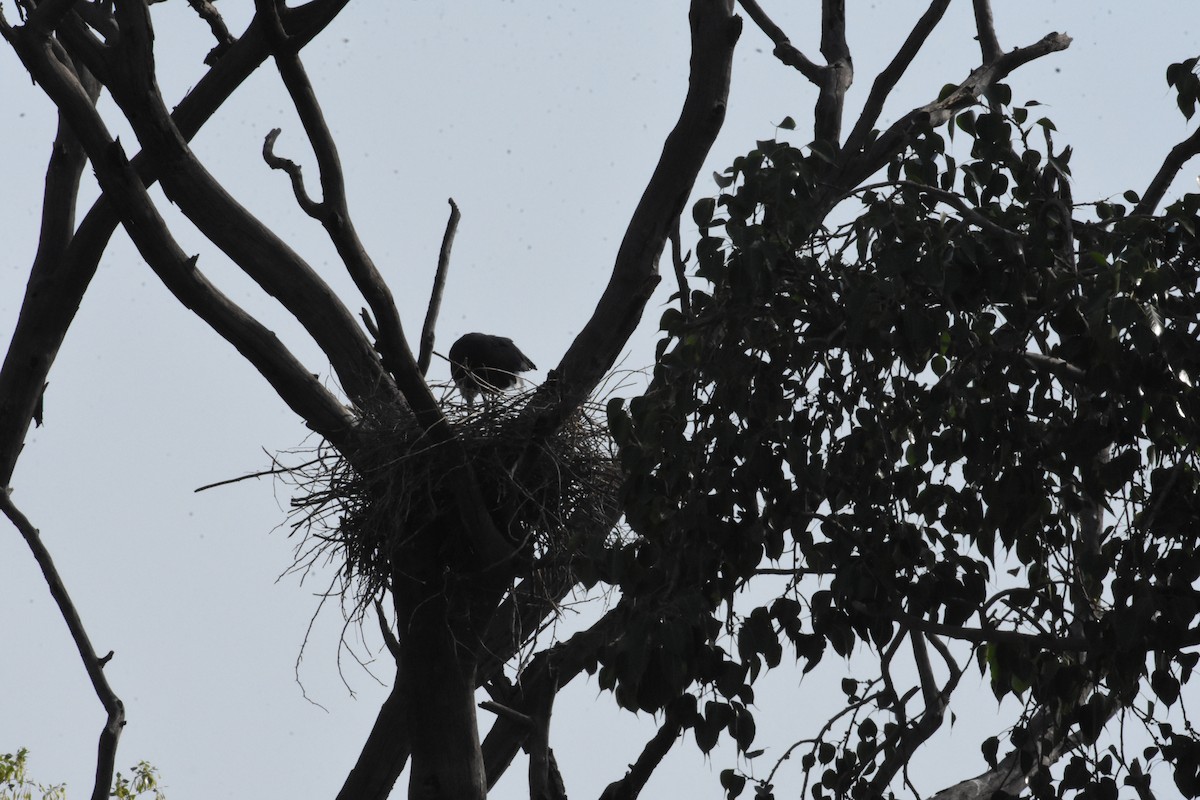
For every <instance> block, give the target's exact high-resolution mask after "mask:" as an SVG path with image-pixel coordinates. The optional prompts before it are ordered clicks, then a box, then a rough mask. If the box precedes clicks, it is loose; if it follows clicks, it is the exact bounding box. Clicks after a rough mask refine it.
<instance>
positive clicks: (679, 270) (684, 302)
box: [671, 219, 692, 319]
mask: <svg viewBox="0 0 1200 800" xmlns="http://www.w3.org/2000/svg"><path fill="white" fill-rule="evenodd" d="M681 250H683V247H682V246H681V245H680V243H679V220H678V219H676V220H675V228H674V230H672V231H671V263H672V265H674V267H675V282H676V283H677V284H679V310H680V311H681V312H682V313H683V317H684V319H691V318H692V293H691V290H690V289H688V280H687V259H688V256H690V255H691V251H690V250H689V251H688V254H687V255H683V254H682V253H681V252H680V251H681Z"/></svg>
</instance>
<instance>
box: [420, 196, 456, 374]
mask: <svg viewBox="0 0 1200 800" xmlns="http://www.w3.org/2000/svg"><path fill="white" fill-rule="evenodd" d="M448 202H449V203H450V219H448V220H446V232H445V233H444V234H443V235H442V248H441V250H439V251H438V265H437V273H436V274H435V275H434V277H433V291H431V292H430V293H429V307H428V309H426V311H425V323H424V324H423V325H422V326H421V350H420V354H419V355H418V356H417V369H419V370H420V371H421V374H422V375H425V374H428V372H429V362H430V361H431V360H432V358H433V343H434V338H435V337H434V330H435V329H436V328H437V318H438V312H439V311H441V308H442V292H443V290H444V289H445V288H446V275H447V274H448V273H449V271H450V250H451V249H452V248H453V247H454V236H455V234H456V233H458V221H459V220H460V219H462V214H460V213H459V211H458V205H457V204H456V203H455V202H454V198H453V197H451V198H450V199H449V201H448Z"/></svg>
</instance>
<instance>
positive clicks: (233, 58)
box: [0, 0, 346, 486]
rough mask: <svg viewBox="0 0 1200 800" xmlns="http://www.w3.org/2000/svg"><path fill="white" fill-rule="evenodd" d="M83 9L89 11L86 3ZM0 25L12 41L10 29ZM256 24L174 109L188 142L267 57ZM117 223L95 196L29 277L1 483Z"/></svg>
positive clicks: (298, 15)
mask: <svg viewBox="0 0 1200 800" xmlns="http://www.w3.org/2000/svg"><path fill="white" fill-rule="evenodd" d="M345 3H346V0H315V2H310V3H308V4H306V5H304V6H302V7H300V8H297V9H294V10H291V11H289V12H288V14H287V15H286V16H285V17H284V22H285V27H287V29H288V32H289V35H290V36H292V37H293V38H294V39H296V40H298V41H309V40H311V39H312V37H313V36H315V35H316V34H317V33H318V32H320V31H321V30H323V29H324V28H325V26H326V25H328V24H329V22H330V21H331V20H332V19H333V17H334V16H336V14H337V13H338V11H340V10H341V8H342V6H344V5H345ZM84 8H91V6H85V7H84ZM0 27H2V28H3V30H4V31H5V38H6V39H9V40H10V41H11V35H15V33H14V31H13V29H12V28H11V27H8V26H4V25H3V15H2V14H0ZM267 53H268V50H267V42H266V37H265V36H264V32H263V26H262V24H261V22H260V21H259V20H258V18H257V17H256V18H255V19H254V20H253V21H251V23H250V25H249V27H248V28H247V29H246V32H245V33H244V34H243V35H242V37H241V38H240V39H239V40H238V42H237V44H235V45H234V46H233V47H232V48H231V49H230V50H229V52H228V53H227V54H226V56H225V57H224V58H222V59H221V61H220V62H219V63H218V64H217V65H215V66H214V67H213V68H212V69H210V70H209V71H208V72H207V73H206V74H205V75H204V76H203V77H202V78H201V79H200V81H199V82H198V83H197V84H196V86H195V87H194V88H193V89H192V91H190V92H189V93H188V94H187V95H186V96H185V97H184V98H183V100H181V101H180V103H179V104H178V105H177V106H176V107H175V110H174V111H173V112H172V118H173V119H175V120H176V123H177V125H178V128H179V131H180V133H181V134H182V135H183V136H184V137H185V138H189V139H190V138H191V137H192V136H194V135H195V134H196V132H197V131H199V129H200V127H201V126H202V125H203V124H204V123H205V122H207V121H208V119H209V118H210V117H211V116H212V114H213V113H214V112H215V111H216V109H218V108H219V107H220V106H221V105H222V104H223V103H224V102H225V100H226V99H228V97H229V96H230V95H231V94H232V93H233V90H234V89H236V88H237V87H238V86H240V85H241V83H242V82H243V81H244V80H245V79H246V78H247V77H248V76H249V75H250V74H251V73H252V72H253V71H254V70H255V69H257V68H258V66H259V65H260V64H262V62H263V60H265V59H266V57H267ZM133 166H134V167H135V168H136V169H137V172H138V176H139V177H140V179H141V181H142V182H143V183H144V184H145V185H146V186H150V185H152V184H153V183H154V181H155V179H156V170H157V165H156V164H153V163H152V162H150V161H149V159H148V158H147V157H146V155H145V154H142V155H139V156H138V157H137V158H135V159H134V161H133ZM118 224H119V218H118V216H117V213H116V211H115V209H114V207H113V206H112V204H111V203H109V201H108V199H107V198H106V197H104V196H101V198H100V199H99V200H97V201H96V203H95V205H93V206H92V209H91V210H90V211H89V212H88V213H87V215H86V216H85V217H84V219H83V222H82V223H81V224H80V226H79V229H78V230H77V231H76V232H75V236H74V237H73V238H71V239H70V244H69V246H67V248H66V252H65V254H64V255H63V257H61V258H58V259H55V260H53V261H47V262H46V268H45V269H38V270H36V271H34V273H33V274H31V278H30V284H29V287H28V289H27V290H26V295H25V299H24V300H23V302H22V305H21V315H20V317H19V318H18V320H17V326H16V329H15V330H14V332H13V338H12V342H11V344H10V346H9V349H8V352H7V354H6V356H5V359H4V364H3V367H0V411H3V413H0V486H4V485H7V484H8V482H9V480H10V479H11V477H12V472H13V468H14V466H15V464H16V460H17V457H18V455H19V454H20V449H21V443H22V440H23V439H24V437H25V431H26V430H27V428H28V425H29V418H28V414H29V413H30V412H29V410H30V409H32V408H34V407H35V405H36V402H37V400H38V398H39V397H40V396H41V392H42V387H43V386H44V385H45V382H46V376H47V375H48V373H49V370H50V367H51V365H52V364H53V363H54V358H55V356H56V355H57V353H58V349H59V347H60V346H61V344H62V341H63V338H64V337H65V335H66V332H67V329H68V328H69V327H70V324H71V321H72V320H73V319H74V317H75V311H76V309H78V308H79V304H80V300H81V299H82V297H83V294H84V292H85V291H86V290H87V287H88V285H89V284H90V283H91V279H92V276H93V275H94V274H95V271H96V265H97V264H98V263H99V261H100V256H101V254H102V253H103V252H104V248H105V247H106V246H107V243H108V240H109V237H110V236H112V233H113V231H114V230H115V229H116V227H117V225H118Z"/></svg>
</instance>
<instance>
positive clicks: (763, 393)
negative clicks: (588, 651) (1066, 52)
mask: <svg viewBox="0 0 1200 800" xmlns="http://www.w3.org/2000/svg"><path fill="white" fill-rule="evenodd" d="M1194 66H1195V60H1194V59H1193V60H1191V61H1190V62H1184V63H1182V64H1176V65H1173V66H1172V67H1171V69H1170V70H1168V79H1169V80H1170V81H1171V82H1172V84H1174V85H1176V86H1177V87H1179V88H1180V106H1181V108H1183V109H1184V111H1185V113H1189V114H1190V111H1191V109H1192V107H1193V105H1194V100H1195V73H1194V72H1193V68H1194ZM1038 111H1039V110H1038V108H1037V104H1036V103H1028V104H1026V105H1013V104H1012V103H1011V99H1010V92H1009V90H1008V89H1007V87H1005V86H1004V85H997V86H995V87H994V88H993V91H992V92H991V93H990V97H989V102H988V104H987V105H985V106H981V107H977V108H971V109H968V110H965V111H962V112H961V113H959V114H957V115H956V116H955V117H954V118H953V120H952V121H950V122H949V123H948V124H947V125H945V126H942V127H939V128H938V129H936V130H935V129H932V128H930V127H928V126H926V127H925V128H924V129H923V130H921V131H920V133H919V135H917V136H915V137H914V138H913V139H912V144H911V146H910V147H908V148H907V149H905V151H904V152H903V153H902V154H900V155H899V156H898V157H896V158H894V159H892V160H891V162H890V163H889V164H888V166H887V169H886V176H882V177H883V180H880V181H879V182H877V183H874V184H870V185H867V186H864V187H860V188H858V189H855V190H854V191H852V192H849V193H847V194H846V195H845V196H842V195H839V194H838V191H837V190H836V188H833V189H831V187H837V186H838V185H839V184H838V180H837V178H838V176H837V174H836V172H835V167H836V165H837V164H838V163H839V162H838V161H837V160H836V159H835V158H833V157H832V154H831V152H830V149H829V147H828V145H826V144H825V143H822V142H816V143H813V144H812V145H810V146H804V147H800V146H796V145H794V144H791V143H789V142H788V141H786V140H783V139H776V140H771V141H762V142H759V143H758V145H757V147H756V148H755V149H753V150H752V151H750V152H749V153H747V154H746V155H744V156H742V157H740V158H738V159H737V160H735V161H734V163H733V165H732V166H731V167H730V168H729V169H727V170H726V171H725V172H724V173H723V174H722V175H719V176H717V180H718V183H719V184H720V185H721V187H722V193H721V194H720V195H719V197H717V198H716V199H715V200H702V201H700V202H699V203H697V204H696V206H695V208H694V210H693V213H694V217H695V221H696V223H697V224H698V225H699V226H700V228H701V230H702V234H703V235H702V237H701V239H700V240H699V242H698V243H697V246H696V254H697V270H696V272H697V275H698V277H699V278H700V279H701V281H702V288H694V289H691V290H690V291H689V292H688V294H687V296H686V301H687V302H685V303H683V304H682V308H681V310H677V309H672V310H669V311H667V313H666V314H664V316H663V318H662V323H661V326H662V332H663V335H662V339H661V340H660V342H659V347H658V352H659V359H658V362H657V365H656V367H655V371H654V377H653V384H652V386H651V388H650V390H649V391H648V392H647V393H646V394H645V395H644V396H642V397H639V398H636V399H634V400H632V401H630V402H629V403H628V404H624V403H622V402H620V401H615V402H613V403H612V404H611V405H610V409H609V411H610V418H611V424H612V429H613V430H614V432H615V434H616V437H617V439H618V442H619V444H620V448H621V461H622V465H623V467H624V469H625V470H626V471H627V472H628V475H629V480H628V483H627V486H626V491H625V494H624V498H625V509H626V513H627V514H628V519H629V522H630V524H631V526H632V527H633V529H634V530H635V531H636V532H637V533H638V534H639V537H638V539H637V540H636V541H634V542H632V543H631V544H629V545H628V546H627V547H626V549H625V550H624V551H623V553H622V558H621V559H620V561H619V564H617V565H616V567H615V568H614V580H615V581H616V582H617V583H618V584H619V585H620V586H621V588H622V591H623V592H624V593H625V595H626V596H627V598H636V599H637V602H647V603H648V604H649V605H650V607H651V608H653V609H655V616H654V617H653V618H651V619H642V620H640V622H639V629H638V633H639V634H640V635H644V636H645V637H646V638H648V639H649V640H650V641H652V642H654V646H653V647H651V648H648V649H642V648H634V647H632V646H630V647H627V648H622V647H621V646H619V645H618V646H616V647H612V648H609V649H608V650H605V651H603V652H602V653H601V654H600V658H599V661H600V664H601V667H600V677H601V684H602V685H605V686H610V687H613V688H614V689H615V691H616V698H617V700H618V701H619V702H621V703H622V704H624V705H626V706H628V707H631V708H640V709H647V710H650V709H660V708H664V707H665V708H667V709H668V713H669V714H670V713H678V714H680V715H681V716H680V719H682V720H683V725H684V726H685V727H691V728H693V729H694V733H695V738H696V741H697V743H698V744H699V746H700V747H701V748H702V749H704V750H708V749H709V748H711V747H712V746H713V745H714V744H715V742H716V741H717V739H718V737H719V735H720V734H721V733H722V732H726V733H728V735H730V736H732V737H733V739H734V740H735V741H736V743H737V745H738V747H739V749H740V750H741V751H743V752H745V753H750V752H751V751H752V747H753V746H754V745H755V744H756V743H755V741H754V738H755V736H754V734H755V727H754V723H753V718H752V715H751V713H752V712H751V711H750V706H751V704H752V702H753V699H754V694H753V688H752V687H753V684H754V681H755V678H756V677H757V676H758V675H759V674H760V673H761V672H762V671H763V670H764V669H766V668H772V667H776V666H778V665H779V664H780V663H781V661H782V660H783V658H784V653H785V650H786V651H788V652H789V653H790V654H792V655H794V657H795V658H796V659H798V660H799V661H800V662H801V663H803V664H804V670H805V671H808V670H810V669H812V668H813V667H815V666H816V665H817V663H818V662H820V661H821V660H822V659H823V658H828V657H830V656H833V657H842V658H845V657H848V656H850V655H851V653H852V652H854V651H855V650H858V649H860V648H868V649H869V650H870V651H872V652H874V653H875V654H876V656H877V658H878V661H879V665H880V672H879V675H878V677H877V679H876V680H874V681H871V682H870V683H869V684H868V685H864V686H859V685H858V684H857V682H855V681H849V682H848V684H847V685H846V686H844V687H843V688H844V689H845V691H846V695H847V706H846V719H847V720H849V721H850V724H849V725H848V726H846V725H842V726H840V727H838V726H834V727H832V728H826V729H825V730H823V731H822V733H821V734H820V735H818V736H816V737H815V738H813V739H812V740H811V741H810V742H808V743H807V744H806V747H805V749H804V750H803V752H804V753H805V755H804V757H803V759H802V768H803V770H804V772H805V774H806V777H805V779H804V782H805V784H806V785H807V786H810V787H811V790H812V792H813V794H812V796H814V797H830V796H852V797H873V796H878V795H880V794H885V793H886V790H887V789H888V787H889V786H892V783H891V781H892V779H893V778H894V777H895V776H896V774H897V773H898V771H900V770H901V769H903V768H904V764H905V761H906V760H907V758H908V756H909V754H911V753H912V752H913V751H914V749H915V748H916V747H917V746H918V745H920V744H921V743H922V742H924V741H925V740H926V739H928V738H929V736H931V735H932V734H933V732H934V731H935V730H937V729H938V727H939V726H940V724H941V721H942V719H943V716H944V715H945V714H947V713H948V712H950V711H951V710H952V709H953V708H954V707H955V706H954V705H953V703H952V695H953V693H954V691H955V689H956V688H957V687H958V684H959V681H960V678H961V677H962V675H963V674H964V672H965V671H966V670H968V669H970V668H972V666H971V662H974V664H975V665H976V667H977V668H978V669H980V670H982V671H983V672H984V673H985V674H986V675H987V676H988V677H989V679H990V683H991V687H992V690H993V692H994V693H995V695H996V697H997V698H1004V697H1005V696H1006V695H1010V694H1011V695H1015V699H1014V700H1013V701H1012V702H1014V703H1015V704H1016V706H1017V707H1019V709H1020V711H1019V719H1018V720H1017V721H1016V724H1015V725H1014V726H1013V727H1012V729H1011V730H1010V731H1009V732H1008V733H1007V734H1005V735H1002V736H1001V738H1005V739H1006V740H1007V741H1006V742H1005V744H1004V748H1003V749H1004V750H1010V751H1011V753H1010V755H1008V756H1007V758H1008V759H1009V761H1008V765H1009V772H1008V773H1007V774H1004V772H1003V770H993V772H994V773H995V774H996V775H997V776H998V778H997V782H996V784H995V787H996V788H998V789H999V788H1005V787H1007V788H1008V790H1009V791H1014V790H1015V788H1017V787H1019V786H1020V784H1021V782H1022V781H1023V780H1024V779H1025V777H1026V776H1028V778H1029V781H1030V786H1031V788H1032V789H1033V791H1034V793H1035V794H1036V795H1037V796H1039V797H1054V796H1060V793H1063V792H1066V793H1071V792H1084V793H1087V794H1088V796H1115V793H1116V788H1115V787H1116V786H1117V785H1118V784H1120V783H1123V784H1125V785H1128V786H1130V787H1132V791H1134V792H1135V793H1136V794H1137V795H1138V796H1149V792H1150V791H1151V788H1150V787H1151V780H1150V776H1149V774H1148V773H1149V770H1150V768H1151V767H1152V766H1153V764H1155V763H1156V762H1159V761H1166V762H1169V763H1170V765H1171V772H1172V774H1173V777H1174V783H1175V786H1176V787H1177V788H1178V790H1180V791H1182V792H1183V793H1184V794H1186V795H1188V796H1195V795H1196V794H1197V792H1200V783H1198V782H1197V774H1198V773H1197V770H1198V769H1200V760H1198V759H1197V754H1198V752H1200V750H1198V747H1200V740H1197V738H1196V737H1195V734H1194V732H1193V731H1192V730H1191V729H1190V727H1186V726H1185V727H1179V726H1177V725H1174V724H1172V723H1171V722H1168V721H1166V720H1165V719H1164V718H1163V716H1162V712H1163V710H1164V709H1169V708H1171V707H1172V706H1174V705H1176V704H1177V703H1179V702H1181V687H1182V686H1183V685H1184V684H1186V683H1187V682H1188V680H1189V679H1190V677H1191V675H1192V670H1193V668H1194V667H1195V665H1196V663H1197V661H1198V660H1200V656H1198V655H1197V653H1196V652H1194V645H1196V644H1197V643H1200V620H1198V619H1197V617H1198V615H1200V595H1198V594H1197V593H1196V591H1195V589H1194V588H1193V584H1194V582H1195V581H1196V579H1197V577H1200V551H1198V547H1197V545H1198V543H1200V539H1198V538H1197V537H1198V536H1200V530H1198V529H1197V526H1196V520H1197V513H1198V512H1200V493H1198V489H1200V469H1198V466H1200V465H1198V464H1197V448H1198V446H1200V402H1198V398H1197V393H1196V389H1195V388H1194V384H1193V379H1194V376H1197V375H1198V374H1200V321H1198V319H1197V310H1198V308H1200V306H1198V305H1197V294H1196V292H1197V282H1198V279H1200V272H1198V269H1200V260H1198V256H1200V247H1198V243H1197V239H1196V227H1197V222H1198V217H1197V211H1198V210H1200V195H1187V196H1185V197H1183V198H1181V199H1179V200H1177V201H1175V202H1173V203H1171V204H1170V205H1169V206H1167V207H1166V208H1165V210H1163V211H1162V212H1161V213H1152V212H1151V210H1150V209H1151V208H1152V207H1153V206H1152V205H1150V206H1147V204H1145V203H1143V202H1142V200H1141V198H1139V196H1138V195H1137V194H1136V193H1134V192H1126V193H1125V194H1124V195H1123V199H1122V201H1121V202H1115V201H1112V200H1106V201H1101V202H1095V203H1087V204H1079V203H1076V202H1075V200H1074V199H1073V198H1072V196H1071V190H1070V156H1071V150H1070V148H1069V147H1058V146H1056V144H1055V142H1054V138H1053V134H1054V130H1055V129H1054V125H1053V123H1052V122H1051V121H1050V120H1049V119H1047V118H1045V117H1042V116H1040V115H1039V113H1038ZM785 127H787V126H786V125H785ZM785 133H786V131H785ZM779 574H783V575H785V576H787V581H786V587H785V588H784V589H783V590H782V591H765V592H764V590H763V589H758V590H755V591H752V589H753V587H755V586H757V585H759V584H760V583H762V582H763V581H764V580H766V579H768V577H767V576H768V575H769V576H771V578H770V579H773V580H776V581H778V578H777V577H774V576H776V575H779ZM775 585H778V584H775ZM767 598H769V599H767ZM654 600H657V601H658V602H653V601H654ZM664 609H665V610H664ZM634 638H635V639H636V637H634ZM956 643H957V645H960V646H956ZM830 651H832V652H830ZM906 651H911V656H909V657H910V658H911V659H912V660H913V661H914V662H915V666H916V669H917V673H918V678H919V679H918V680H917V681H916V685H915V687H914V688H913V690H912V691H906V689H907V687H905V686H903V685H901V683H900V681H899V679H896V678H894V677H893V675H892V674H891V673H892V670H893V669H895V666H894V665H895V664H896V663H897V662H898V661H899V660H900V655H899V654H901V653H904V652H906ZM938 662H940V663H938ZM935 663H936V669H935V668H934V664H935ZM939 676H940V677H939ZM689 686H698V687H700V691H695V690H694V689H693V690H692V691H691V693H690V694H689V693H688V691H687V688H688V687H689ZM701 697H707V698H710V699H709V700H708V701H707V702H702V701H701V699H700V698H701ZM1114 715H1123V716H1129V717H1132V718H1136V719H1138V720H1140V721H1141V722H1143V723H1144V725H1145V726H1146V729H1147V731H1148V732H1149V735H1150V737H1151V740H1152V741H1153V746H1152V747H1149V748H1148V749H1146V750H1145V752H1144V753H1124V752H1118V753H1117V754H1116V756H1115V758H1116V760H1115V761H1114V756H1113V755H1112V754H1106V752H1105V751H1104V750H1102V749H1100V748H1098V747H1097V746H1096V742H1097V738H1098V736H1099V734H1100V732H1101V730H1102V729H1103V727H1104V726H1105V725H1106V724H1107V723H1108V721H1109V720H1110V719H1111V718H1112V717H1113V716H1114ZM1001 749H1002V748H1001V747H1000V743H999V740H998V739H997V738H992V739H990V740H988V741H987V742H986V743H985V744H984V754H985V756H986V757H987V759H988V762H989V764H990V765H991V766H992V767H997V765H998V760H999V758H1000V756H999V755H998V754H999V753H1000V751H1001ZM1068 751H1069V752H1071V753H1072V755H1071V758H1070V760H1069V761H1068V762H1067V767H1066V769H1065V770H1064V771H1062V772H1061V773H1054V774H1052V773H1051V772H1050V771H1046V770H1039V769H1037V767H1038V766H1039V765H1041V764H1043V763H1049V762H1050V761H1052V760H1053V759H1055V758H1057V757H1058V756H1059V755H1060V754H1062V753H1064V752H1068ZM1052 753H1053V754H1054V755H1053V756H1051V754H1052ZM818 763H819V766H818ZM771 774H772V775H773V774H774V770H772V773H771ZM745 780H746V779H745V777H744V776H741V775H738V774H736V773H734V772H732V771H727V772H726V773H725V774H724V775H723V782H724V784H725V785H726V786H727V788H729V790H730V795H731V796H736V795H737V794H738V793H739V792H740V790H741V789H742V788H743V786H744V784H745ZM756 789H757V796H758V797H764V798H765V797H774V796H775V795H774V793H773V791H772V785H771V781H770V780H769V779H768V780H764V779H761V778H760V779H759V780H758V781H757V783H756ZM1093 793H1094V794H1093Z"/></svg>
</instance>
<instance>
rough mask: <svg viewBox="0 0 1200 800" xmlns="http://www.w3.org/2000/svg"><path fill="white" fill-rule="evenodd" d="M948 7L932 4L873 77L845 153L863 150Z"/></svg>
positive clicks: (938, 0)
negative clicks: (898, 84)
mask: <svg viewBox="0 0 1200 800" xmlns="http://www.w3.org/2000/svg"><path fill="white" fill-rule="evenodd" d="M949 7H950V0H933V2H931V3H930V4H929V8H927V9H926V10H925V13H924V14H922V15H921V18H920V19H918V20H917V23H916V25H914V26H913V29H912V30H911V31H910V32H909V34H908V37H907V38H906V39H905V40H904V44H902V45H900V49H899V50H897V51H896V55H895V56H894V57H893V58H892V60H891V61H890V62H888V65H887V66H886V67H884V68H883V71H882V72H880V73H879V75H877V76H876V77H875V82H874V83H873V84H872V85H871V91H870V93H869V94H868V95H867V101H866V103H864V104H863V110H862V113H861V114H859V116H858V121H857V122H855V123H854V127H853V128H852V129H851V130H850V135H849V136H848V137H846V150H848V151H849V152H851V153H856V152H858V151H859V150H861V149H862V148H863V147H864V146H865V144H866V141H867V138H868V136H869V134H870V133H871V130H872V129H873V128H874V127H875V123H877V122H878V121H879V117H880V115H881V114H882V113H883V106H884V103H886V102H887V99H888V97H889V96H890V95H891V93H892V90H893V89H895V88H896V84H897V83H899V82H900V78H902V77H903V76H904V73H905V72H907V71H908V68H909V66H911V65H912V62H913V59H914V58H916V57H917V53H919V52H920V51H921V48H922V47H924V46H925V42H926V41H927V40H928V39H929V34H931V33H933V29H934V28H936V27H937V25H938V23H939V22H941V20H942V17H943V16H945V14H946V9H947V8H949Z"/></svg>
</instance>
